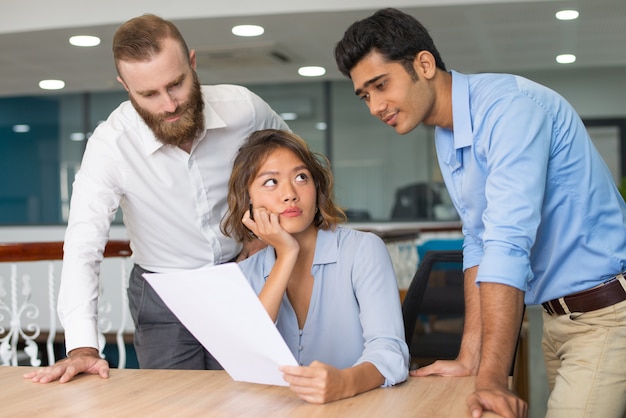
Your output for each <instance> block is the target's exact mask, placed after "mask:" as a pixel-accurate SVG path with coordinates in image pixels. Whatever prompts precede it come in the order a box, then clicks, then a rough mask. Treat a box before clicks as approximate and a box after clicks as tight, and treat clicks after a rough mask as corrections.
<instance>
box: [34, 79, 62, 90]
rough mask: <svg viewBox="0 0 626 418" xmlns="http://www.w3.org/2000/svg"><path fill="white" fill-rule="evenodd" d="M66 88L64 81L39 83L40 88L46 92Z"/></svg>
mask: <svg viewBox="0 0 626 418" xmlns="http://www.w3.org/2000/svg"><path fill="white" fill-rule="evenodd" d="M63 87H65V82H64V81H63V80H41V81H40V82H39V88H42V89H44V90H60V89H62V88H63Z"/></svg>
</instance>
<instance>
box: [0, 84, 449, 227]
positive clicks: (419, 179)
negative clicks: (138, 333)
mask: <svg viewBox="0 0 626 418" xmlns="http://www.w3.org/2000/svg"><path fill="white" fill-rule="evenodd" d="M248 87H249V88H250V89H251V90H252V91H254V92H255V93H257V94H258V95H259V96H261V97H262V98H263V99H265V100H266V101H267V102H268V103H269V104H270V105H271V106H272V107H273V108H274V109H275V110H276V111H277V112H278V113H280V114H282V115H283V117H284V118H285V119H287V122H288V123H289V125H290V127H291V128H292V129H293V131H294V132H296V133H297V134H298V135H300V136H301V137H303V138H304V139H305V140H306V141H307V142H308V143H309V145H310V146H311V148H312V149H313V150H315V151H317V152H320V153H323V154H325V155H327V156H328V157H329V159H330V160H331V163H332V168H333V171H334V174H335V194H336V196H337V201H338V202H339V204H340V205H341V206H342V207H344V208H346V209H347V210H348V215H349V219H350V221H353V222H363V221H373V222H386V221H411V220H424V219H428V220H437V219H442V220H444V219H448V218H447V216H448V215H449V213H450V212H449V210H448V211H446V210H442V208H444V209H445V208H446V207H448V209H449V206H446V204H449V202H448V201H447V199H446V196H447V194H446V192H445V188H443V187H442V185H441V183H440V182H441V176H440V175H439V169H438V166H437V163H436V158H435V154H434V145H433V130H432V129H431V128H427V127H418V128H417V129H416V130H414V131H413V132H411V133H410V134H407V135H404V136H401V135H398V134H396V133H395V131H394V130H393V129H391V128H389V127H388V126H385V125H384V124H383V123H381V122H380V121H379V120H378V119H376V118H375V117H373V116H371V115H370V114H369V112H368V110H367V108H366V106H365V104H364V103H362V102H360V101H359V100H358V99H357V98H356V96H355V95H354V93H353V91H352V84H351V83H350V82H349V81H335V82H328V81H323V82H303V83H281V84H262V85H250V86H248ZM126 99H127V94H126V92H125V91H123V90H120V91H114V92H95V93H83V94H65V95H63V94H58V95H42V96H40V97H13V98H2V99H0V174H1V175H2V176H3V178H4V179H6V180H5V181H3V182H2V183H1V184H0V225H54V224H58V225H61V224H65V223H66V222H67V216H68V212H69V201H70V197H71V193H72V182H73V180H74V176H75V174H76V172H77V171H78V169H79V167H80V162H81V159H82V155H83V152H84V150H85V145H86V143H87V141H88V140H89V136H90V135H91V133H92V132H93V130H94V129H95V128H96V127H97V125H98V124H99V123H100V122H101V121H103V120H105V119H106V118H107V117H108V115H109V114H110V112H111V111H113V110H114V109H115V108H116V107H117V106H118V105H119V104H120V103H121V102H122V101H124V100H126ZM121 219H122V215H121V211H118V213H117V215H116V218H115V223H120V222H121Z"/></svg>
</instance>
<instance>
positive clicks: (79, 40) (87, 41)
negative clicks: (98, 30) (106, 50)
mask: <svg viewBox="0 0 626 418" xmlns="http://www.w3.org/2000/svg"><path fill="white" fill-rule="evenodd" d="M70 43H71V44H72V45H74V46H85V47H88V46H96V45H100V38H98V37H97V36H90V35H77V36H72V37H71V38H70Z"/></svg>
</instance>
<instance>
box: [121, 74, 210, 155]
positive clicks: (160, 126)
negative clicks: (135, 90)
mask: <svg viewBox="0 0 626 418" xmlns="http://www.w3.org/2000/svg"><path fill="white" fill-rule="evenodd" d="M129 98H130V101H131V103H132V104H133V106H134V108H135V110H136V111H137V113H139V116H141V118H142V119H143V120H144V122H145V123H146V125H148V127H149V128H150V130H152V132H153V133H154V136H155V137H156V139H158V140H159V141H161V142H162V143H164V144H167V145H174V146H177V147H178V146H180V145H182V144H184V143H186V142H189V141H192V140H194V139H195V138H196V137H197V136H198V135H199V134H200V133H201V132H202V131H204V100H202V91H201V90H200V82H199V81H198V76H197V75H196V73H195V72H194V73H193V87H192V90H191V94H190V96H189V100H187V102H185V103H183V104H181V105H179V106H178V108H177V109H176V111H175V112H173V113H169V112H167V113H159V114H154V113H151V112H149V111H147V110H146V109H144V108H142V107H141V106H139V104H138V103H137V102H136V101H135V99H134V98H133V96H132V95H130V94H129ZM176 116H180V119H178V120H177V121H175V122H167V121H166V119H170V118H173V117H176Z"/></svg>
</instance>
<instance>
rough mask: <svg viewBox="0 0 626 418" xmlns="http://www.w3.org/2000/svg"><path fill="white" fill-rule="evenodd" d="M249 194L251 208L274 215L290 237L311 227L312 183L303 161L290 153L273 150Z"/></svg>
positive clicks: (312, 216)
mask: <svg viewBox="0 0 626 418" xmlns="http://www.w3.org/2000/svg"><path fill="white" fill-rule="evenodd" d="M248 191H249V193H250V201H251V203H252V206H253V208H254V209H255V210H259V209H260V210H265V211H268V212H270V213H274V214H277V215H278V216H279V220H280V225H281V226H282V227H283V228H284V229H285V230H286V231H287V232H289V233H290V234H298V233H300V232H303V231H305V230H307V229H308V228H309V227H311V226H312V225H313V220H314V219H315V212H316V207H317V202H316V199H317V190H316V188H315V182H314V181H313V178H312V176H311V172H310V171H309V170H308V168H307V167H306V165H305V164H304V162H302V160H300V158H298V157H297V156H296V155H295V154H294V153H293V152H292V151H290V150H288V149H286V148H278V149H276V150H274V151H272V152H271V153H270V154H269V155H268V156H267V158H266V159H265V161H264V162H263V164H261V166H260V168H259V171H258V172H257V174H256V176H255V177H254V179H253V180H252V183H251V184H250V187H249V190H248Z"/></svg>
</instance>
